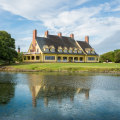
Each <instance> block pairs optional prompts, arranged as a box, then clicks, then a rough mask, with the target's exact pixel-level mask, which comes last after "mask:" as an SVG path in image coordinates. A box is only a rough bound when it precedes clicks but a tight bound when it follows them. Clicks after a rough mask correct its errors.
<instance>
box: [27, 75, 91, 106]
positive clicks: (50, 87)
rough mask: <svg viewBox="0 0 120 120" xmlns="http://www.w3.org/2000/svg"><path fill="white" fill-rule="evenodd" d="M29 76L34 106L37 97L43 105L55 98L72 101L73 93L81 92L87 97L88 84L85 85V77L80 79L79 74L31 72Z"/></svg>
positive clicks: (60, 100) (59, 101)
mask: <svg viewBox="0 0 120 120" xmlns="http://www.w3.org/2000/svg"><path fill="white" fill-rule="evenodd" d="M29 78H30V79H29V85H30V86H29V87H30V90H31V93H32V100H33V106H36V103H37V99H43V100H44V104H45V106H48V103H49V101H51V100H57V101H58V103H61V102H62V100H63V99H70V101H74V96H75V94H81V93H83V94H84V95H85V98H86V99H89V89H90V85H86V81H87V79H86V81H84V80H83V79H82V80H80V77H79V76H61V75H47V74H32V75H29Z"/></svg>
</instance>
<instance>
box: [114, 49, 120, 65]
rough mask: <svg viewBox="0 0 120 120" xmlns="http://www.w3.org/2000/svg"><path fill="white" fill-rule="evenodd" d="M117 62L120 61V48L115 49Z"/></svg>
mask: <svg viewBox="0 0 120 120" xmlns="http://www.w3.org/2000/svg"><path fill="white" fill-rule="evenodd" d="M115 62H116V63H120V50H117V51H115Z"/></svg>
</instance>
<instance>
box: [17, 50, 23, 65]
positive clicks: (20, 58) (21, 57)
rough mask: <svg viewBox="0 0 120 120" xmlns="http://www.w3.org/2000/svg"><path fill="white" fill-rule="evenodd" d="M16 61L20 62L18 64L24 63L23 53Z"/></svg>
mask: <svg viewBox="0 0 120 120" xmlns="http://www.w3.org/2000/svg"><path fill="white" fill-rule="evenodd" d="M16 61H18V62H20V63H21V62H23V53H22V52H21V53H18V56H17V58H16Z"/></svg>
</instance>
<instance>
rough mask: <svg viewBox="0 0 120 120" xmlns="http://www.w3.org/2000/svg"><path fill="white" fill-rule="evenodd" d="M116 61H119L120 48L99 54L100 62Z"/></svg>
mask: <svg viewBox="0 0 120 120" xmlns="http://www.w3.org/2000/svg"><path fill="white" fill-rule="evenodd" d="M107 61H108V62H116V63H120V49H117V50H114V51H111V52H107V53H105V54H103V55H101V56H100V62H107Z"/></svg>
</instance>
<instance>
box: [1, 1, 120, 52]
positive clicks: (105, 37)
mask: <svg viewBox="0 0 120 120" xmlns="http://www.w3.org/2000/svg"><path fill="white" fill-rule="evenodd" d="M34 29H37V31H38V36H44V32H45V31H46V30H49V33H50V34H57V33H58V32H62V35H64V36H69V35H70V34H71V33H74V36H75V39H76V40H84V37H85V35H89V36H90V44H91V45H92V47H94V48H95V49H96V51H97V52H98V53H99V54H101V53H104V52H108V51H112V50H115V49H120V0H20V1H18V0H0V30H6V31H7V32H9V33H10V34H11V35H12V37H13V38H15V40H16V47H17V46H18V45H19V46H20V47H21V51H24V52H25V51H27V49H28V48H29V45H30V43H31V41H32V32H33V30H34Z"/></svg>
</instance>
